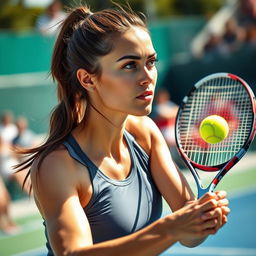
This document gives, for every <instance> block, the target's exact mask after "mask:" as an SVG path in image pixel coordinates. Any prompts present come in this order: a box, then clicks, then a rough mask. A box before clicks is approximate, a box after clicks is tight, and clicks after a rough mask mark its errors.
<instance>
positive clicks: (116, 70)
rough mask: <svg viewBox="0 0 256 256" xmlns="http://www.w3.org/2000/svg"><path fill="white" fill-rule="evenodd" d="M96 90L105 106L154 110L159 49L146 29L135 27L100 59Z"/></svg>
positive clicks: (128, 110) (139, 111)
mask: <svg viewBox="0 0 256 256" xmlns="http://www.w3.org/2000/svg"><path fill="white" fill-rule="evenodd" d="M99 62H100V65H101V68H102V73H101V76H100V78H99V79H96V91H97V93H98V96H99V98H100V99H101V101H102V103H103V105H104V108H108V109H109V110H114V111H118V112H120V113H125V114H131V115H136V116H142V115H147V114H149V113H150V112H151V108H152V101H153V95H154V90H155V85H156V80H157V70H156V66H155V62H156V52H155V50H154V47H153V45H152V41H151V38H150V36H149V34H148V32H146V31H145V30H143V29H142V28H139V27H132V28H130V29H129V30H128V31H126V32H125V33H124V34H122V35H121V36H120V37H117V38H116V39H115V41H114V47H113V50H112V51H111V52H110V53H109V54H107V55H106V56H104V57H101V58H100V59H99Z"/></svg>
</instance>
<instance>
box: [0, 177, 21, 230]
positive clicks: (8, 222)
mask: <svg viewBox="0 0 256 256" xmlns="http://www.w3.org/2000/svg"><path fill="white" fill-rule="evenodd" d="M10 203H11V198H10V195H9V192H8V190H7V189H6V187H5V184H4V182H3V179H2V177H1V176H0V231H1V232H4V233H6V234H13V233H15V232H17V231H18V227H17V225H16V223H15V222H14V220H12V218H11V216H10V212H9V208H10Z"/></svg>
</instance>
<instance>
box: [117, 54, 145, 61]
mask: <svg viewBox="0 0 256 256" xmlns="http://www.w3.org/2000/svg"><path fill="white" fill-rule="evenodd" d="M125 59H133V60H140V59H141V57H140V56H137V55H125V56H123V57H121V58H119V59H118V60H117V61H116V62H118V61H121V60H125Z"/></svg>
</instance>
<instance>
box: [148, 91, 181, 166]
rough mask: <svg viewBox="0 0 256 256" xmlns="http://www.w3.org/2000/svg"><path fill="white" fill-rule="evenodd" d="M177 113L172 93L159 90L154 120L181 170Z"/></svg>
mask: <svg viewBox="0 0 256 256" xmlns="http://www.w3.org/2000/svg"><path fill="white" fill-rule="evenodd" d="M177 111H178V106H177V105H176V104H175V103H174V102H172V101H171V95H170V93H169V92H168V91H167V90H166V89H164V88H161V89H159V90H158V92H157V93H156V97H155V106H154V111H153V116H152V118H153V120H154V121H155V123H156V125H157V126H158V127H159V129H160V131H161V132H162V134H163V136H164V138H165V140H166V143H167V145H168V147H169V149H170V151H171V154H172V157H173V160H174V161H175V163H176V164H178V166H179V167H180V168H183V167H184V163H183V161H182V160H181V157H180V156H179V153H178V151H177V146H176V141H175V119H176V115H177Z"/></svg>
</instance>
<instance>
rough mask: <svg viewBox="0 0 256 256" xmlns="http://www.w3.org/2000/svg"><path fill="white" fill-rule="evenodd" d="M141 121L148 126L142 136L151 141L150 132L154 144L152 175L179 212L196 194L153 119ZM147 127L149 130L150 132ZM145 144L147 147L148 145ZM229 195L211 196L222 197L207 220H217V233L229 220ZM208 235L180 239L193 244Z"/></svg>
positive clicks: (163, 193) (142, 119)
mask: <svg viewBox="0 0 256 256" xmlns="http://www.w3.org/2000/svg"><path fill="white" fill-rule="evenodd" d="M141 122H142V123H141V125H140V127H144V130H143V131H141V130H140V133H141V136H144V140H146V141H147V140H148V139H147V137H145V134H150V142H148V145H149V146H150V151H149V155H150V165H151V172H152V176H153V178H154V180H155V183H156V185H157V187H158V188H159V190H160V192H161V194H162V195H163V197H164V199H165V200H166V202H167V203H168V205H169V206H170V208H171V209H172V211H173V212H175V211H177V210H178V209H180V208H182V207H183V206H184V205H186V204H188V203H192V201H194V200H195V196H194V194H193V192H192V190H191V188H190V186H189V185H188V183H187V181H186V179H185V177H184V176H183V174H182V173H181V172H180V171H179V170H178V169H177V167H176V165H175V164H174V162H173V160H172V157H171V154H170V150H169V148H168V146H167V144H166V142H165V140H164V138H163V136H162V134H161V132H160V131H159V129H158V127H157V126H156V125H155V123H154V122H153V121H152V120H151V119H149V118H141ZM146 130H149V132H148V131H146ZM144 146H146V147H147V145H144ZM225 197H226V194H225V193H212V194H211V196H210V198H212V199H214V200H218V204H219V206H218V207H215V208H214V209H211V212H209V213H208V214H207V216H208V218H206V219H205V221H206V222H207V221H212V220H213V221H217V224H216V227H215V228H214V230H213V233H216V232H217V230H218V229H219V228H220V227H221V226H222V225H223V224H224V223H225V222H226V221H227V218H226V215H227V214H228V213H229V209H228V208H227V207H226V206H227V204H228V202H227V200H226V199H225ZM205 238H206V237H202V238H200V239H192V240H186V239H182V240H180V242H181V243H182V244H184V245H186V246H189V247H193V246H196V245H198V244H200V243H201V242H202V241H204V240H205Z"/></svg>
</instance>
